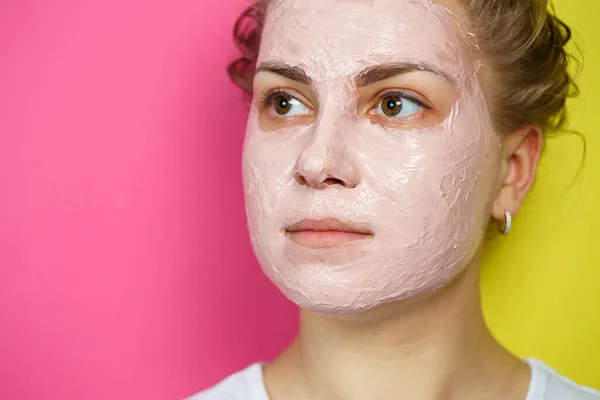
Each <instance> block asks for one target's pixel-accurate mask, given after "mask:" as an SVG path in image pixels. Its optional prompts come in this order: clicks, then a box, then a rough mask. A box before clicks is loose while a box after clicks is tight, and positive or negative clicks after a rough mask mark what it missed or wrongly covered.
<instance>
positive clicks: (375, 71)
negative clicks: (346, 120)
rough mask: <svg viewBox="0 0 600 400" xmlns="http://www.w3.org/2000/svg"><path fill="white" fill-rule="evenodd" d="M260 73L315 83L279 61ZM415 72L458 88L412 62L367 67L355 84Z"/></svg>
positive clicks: (434, 70) (265, 65) (264, 66)
mask: <svg viewBox="0 0 600 400" xmlns="http://www.w3.org/2000/svg"><path fill="white" fill-rule="evenodd" d="M260 71H266V72H272V73H274V74H277V75H281V76H283V77H284V78H287V79H290V80H292V81H295V82H298V83H301V84H304V85H310V84H312V83H313V80H312V79H311V78H310V77H309V76H308V75H307V74H306V72H305V71H304V70H303V69H302V68H300V67H292V66H291V65H288V64H285V63H282V62H278V61H266V62H263V63H261V64H260V65H259V66H258V68H256V72H257V73H258V72H260ZM413 71H428V72H431V73H434V74H436V75H437V76H439V77H440V78H442V79H444V80H446V81H448V82H449V83H451V84H453V85H454V86H456V82H455V80H454V79H453V78H452V77H450V75H448V74H446V73H445V72H444V71H441V70H439V69H438V68H435V67H432V66H430V65H427V64H424V63H412V62H399V63H386V64H378V65H373V66H370V67H367V68H365V69H363V70H362V71H361V72H359V74H358V75H357V76H356V78H355V82H356V86H358V87H364V86H368V85H372V84H374V83H377V82H380V81H383V80H386V79H389V78H393V77H395V76H397V75H402V74H406V73H409V72H413Z"/></svg>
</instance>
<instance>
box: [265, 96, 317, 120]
mask: <svg viewBox="0 0 600 400" xmlns="http://www.w3.org/2000/svg"><path fill="white" fill-rule="evenodd" d="M271 107H272V109H273V111H274V112H275V113H276V114H277V115H281V116H286V117H291V116H294V115H306V114H310V110H309V109H308V108H307V107H306V106H305V105H304V104H302V103H301V102H300V101H298V100H297V99H295V98H293V97H291V96H283V95H277V96H274V97H273V99H272V106H271Z"/></svg>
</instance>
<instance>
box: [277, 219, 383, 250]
mask: <svg viewBox="0 0 600 400" xmlns="http://www.w3.org/2000/svg"><path fill="white" fill-rule="evenodd" d="M285 234H286V236H287V237H288V238H289V239H291V240H292V241H293V242H295V243H296V244H299V245H301V246H306V247H311V248H326V247H335V246H339V245H342V244H345V243H348V242H354V241H357V240H365V239H369V238H372V237H373V232H371V231H370V230H368V229H366V228H365V227H363V226H360V225H358V224H347V223H342V222H340V221H339V220H338V219H335V218H324V219H320V220H311V219H303V220H301V221H299V222H297V223H295V224H293V225H291V226H289V227H288V228H287V229H286V232H285Z"/></svg>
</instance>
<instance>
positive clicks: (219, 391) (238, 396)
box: [187, 358, 600, 400]
mask: <svg viewBox="0 0 600 400" xmlns="http://www.w3.org/2000/svg"><path fill="white" fill-rule="evenodd" d="M526 361H527V364H529V367H530V368H531V382H530V384H529V392H528V393H527V398H526V399H525V400H600V393H599V392H597V391H595V390H593V389H590V388H586V387H583V386H580V385H577V384H576V383H574V382H573V381H571V380H570V379H567V378H565V377H562V376H559V375H558V374H557V373H556V372H555V371H554V370H553V369H551V368H550V367H548V366H546V365H544V364H543V363H542V362H541V361H539V360H535V359H532V358H529V359H527V360H526ZM187 400H269V395H268V394H267V389H266V388H265V385H264V383H263V369H262V364H260V363H256V364H252V365H251V366H249V367H248V368H246V369H244V370H242V371H239V372H237V373H235V374H233V375H231V376H229V377H228V378H226V379H225V380H223V381H221V382H220V383H218V384H217V385H216V386H213V387H212V388H210V389H208V390H206V391H204V392H200V393H198V394H197V395H195V396H192V397H190V398H188V399H187Z"/></svg>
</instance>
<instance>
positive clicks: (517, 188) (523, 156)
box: [491, 125, 544, 220]
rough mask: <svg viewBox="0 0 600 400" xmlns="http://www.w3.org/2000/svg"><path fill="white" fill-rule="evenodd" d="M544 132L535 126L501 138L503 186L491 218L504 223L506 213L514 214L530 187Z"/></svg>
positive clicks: (524, 127) (533, 179) (499, 190)
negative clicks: (502, 139) (502, 141)
mask: <svg viewBox="0 0 600 400" xmlns="http://www.w3.org/2000/svg"><path fill="white" fill-rule="evenodd" d="M543 141H544V137H543V132H542V129H541V128H540V127H539V126H537V125H526V126H523V127H521V128H519V129H517V130H516V131H514V132H512V133H510V134H508V135H507V136H506V137H505V138H504V143H503V146H502V147H503V151H502V168H501V177H502V178H503V179H502V186H501V187H500V188H499V189H498V191H497V197H496V199H495V200H494V204H493V205H492V210H491V211H492V217H493V218H494V219H497V220H504V219H505V214H504V212H505V211H509V212H510V213H511V214H516V213H517V211H518V210H519V208H520V207H521V204H522V203H523V200H525V196H526V195H527V193H529V190H530V189H531V187H532V186H533V182H534V181H535V174H536V170H537V166H538V162H539V159H540V154H541V152H542V147H543Z"/></svg>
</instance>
